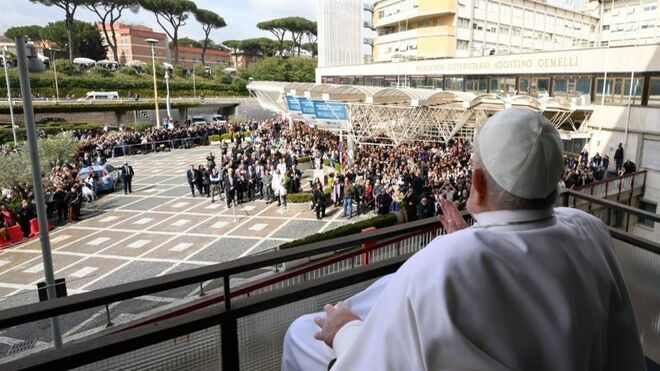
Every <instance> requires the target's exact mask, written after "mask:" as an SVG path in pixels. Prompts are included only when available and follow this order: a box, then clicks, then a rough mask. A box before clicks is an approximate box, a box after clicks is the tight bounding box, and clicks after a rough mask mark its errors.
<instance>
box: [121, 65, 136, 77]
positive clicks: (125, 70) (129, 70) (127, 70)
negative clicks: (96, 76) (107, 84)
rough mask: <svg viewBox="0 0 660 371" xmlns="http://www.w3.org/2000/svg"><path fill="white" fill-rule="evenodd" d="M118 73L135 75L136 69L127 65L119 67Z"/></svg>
mask: <svg viewBox="0 0 660 371" xmlns="http://www.w3.org/2000/svg"><path fill="white" fill-rule="evenodd" d="M119 73H120V74H122V75H126V76H137V71H135V68H133V67H128V66H124V67H120V68H119Z"/></svg>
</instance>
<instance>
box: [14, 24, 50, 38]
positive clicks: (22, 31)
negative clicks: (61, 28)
mask: <svg viewBox="0 0 660 371" xmlns="http://www.w3.org/2000/svg"><path fill="white" fill-rule="evenodd" d="M42 32H43V27H41V26H37V25H31V26H17V27H9V28H8V29H7V31H5V36H7V37H8V38H10V39H12V40H13V39H14V38H15V37H16V36H27V37H28V38H29V39H30V41H41V40H43V37H42V36H41V33H42Z"/></svg>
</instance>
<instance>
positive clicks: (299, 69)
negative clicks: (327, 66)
mask: <svg viewBox="0 0 660 371" xmlns="http://www.w3.org/2000/svg"><path fill="white" fill-rule="evenodd" d="M316 64H317V61H316V59H315V58H303V57H293V58H281V57H268V58H263V59H261V60H260V61H258V62H256V63H253V64H251V65H250V66H249V67H248V68H247V69H245V70H242V71H241V72H240V76H241V77H242V78H243V79H246V80H247V79H249V78H250V77H251V78H253V79H254V80H266V81H292V82H293V81H295V82H314V79H315V71H316Z"/></svg>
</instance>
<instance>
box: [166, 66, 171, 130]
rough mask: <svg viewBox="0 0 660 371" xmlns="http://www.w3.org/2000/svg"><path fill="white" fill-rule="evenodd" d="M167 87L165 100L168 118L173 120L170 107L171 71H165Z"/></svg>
mask: <svg viewBox="0 0 660 371" xmlns="http://www.w3.org/2000/svg"><path fill="white" fill-rule="evenodd" d="M165 88H167V97H166V98H165V102H166V106H167V119H168V120H171V119H172V111H171V109H170V72H169V71H166V72H165Z"/></svg>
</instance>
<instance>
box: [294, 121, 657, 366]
mask: <svg viewBox="0 0 660 371" xmlns="http://www.w3.org/2000/svg"><path fill="white" fill-rule="evenodd" d="M562 161H563V160H562V144H561V139H560V138H559V135H558V133H557V131H556V130H555V128H554V126H553V125H552V124H551V123H550V122H548V121H547V120H546V119H544V118H543V117H542V116H541V115H539V114H538V113H536V112H534V111H531V110H526V109H509V110H503V111H501V112H499V113H497V114H496V115H494V116H493V117H492V118H491V119H490V120H489V121H488V122H487V123H486V124H485V125H484V127H483V128H482V130H481V132H480V133H479V137H478V141H477V142H476V143H475V156H474V160H473V162H474V163H473V169H474V170H473V184H472V189H471V194H470V200H469V201H468V210H469V211H470V212H471V214H472V215H473V217H474V218H475V219H476V221H477V223H476V224H475V225H474V226H472V227H469V228H467V227H466V225H465V222H464V221H463V219H462V217H461V216H460V214H459V213H458V210H456V209H455V207H453V205H452V204H451V202H448V201H443V203H442V207H443V211H444V215H443V216H442V217H441V218H440V219H441V222H442V224H443V225H444V227H445V228H446V229H447V231H448V232H451V233H449V234H447V235H444V236H440V237H438V238H436V239H435V240H434V241H432V242H431V243H430V244H429V245H428V246H427V247H425V248H424V249H423V250H422V251H420V252H418V253H417V254H415V255H414V256H413V257H411V258H410V259H409V260H408V261H407V262H406V263H405V264H404V265H403V266H402V267H401V268H400V269H399V270H398V271H397V272H396V273H394V274H391V275H389V276H385V277H383V278H381V279H380V280H378V281H376V282H375V283H374V284H372V285H371V286H370V287H369V288H367V289H366V290H364V291H363V292H361V293H359V294H357V295H355V296H353V297H351V298H349V299H347V300H346V301H345V303H339V304H338V305H337V306H329V305H326V307H325V308H324V309H325V312H323V313H316V314H310V315H306V316H303V317H301V318H299V319H297V320H296V321H294V323H293V324H292V325H291V326H290V328H289V331H288V332H287V335H286V337H285V340H284V354H283V359H282V369H283V370H306V371H313V370H327V369H328V365H329V364H330V363H331V361H333V359H336V362H335V363H334V364H333V365H332V370H539V371H543V370H548V371H550V370H557V371H559V370H561V371H573V370H576V371H577V370H631V371H636V370H645V364H644V357H643V354H642V350H641V345H640V341H639V335H638V332H637V329H636V325H635V319H634V316H633V312H632V307H631V303H630V300H629V298H628V293H627V291H626V287H625V284H624V282H623V278H622V275H621V273H620V270H619V268H618V265H617V263H616V260H615V258H614V255H613V249H612V242H611V238H610V235H609V232H608V230H607V227H606V226H605V225H604V224H603V223H602V222H601V221H600V220H598V219H596V218H595V217H593V216H591V215H588V214H586V213H584V212H582V211H579V210H576V209H568V208H554V209H553V207H552V206H553V205H554V201H555V199H556V194H557V190H556V185H557V183H558V181H559V178H560V176H561V164H562Z"/></svg>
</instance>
